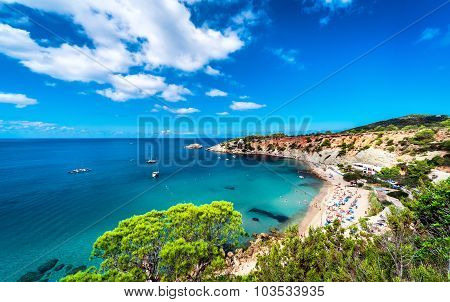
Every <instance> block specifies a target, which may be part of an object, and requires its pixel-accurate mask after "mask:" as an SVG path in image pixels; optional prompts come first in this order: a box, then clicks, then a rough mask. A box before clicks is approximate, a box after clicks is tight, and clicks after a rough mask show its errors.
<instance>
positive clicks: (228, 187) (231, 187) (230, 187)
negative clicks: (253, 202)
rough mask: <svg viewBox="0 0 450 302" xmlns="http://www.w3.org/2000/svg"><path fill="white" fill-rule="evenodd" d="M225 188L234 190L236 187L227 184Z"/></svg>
mask: <svg viewBox="0 0 450 302" xmlns="http://www.w3.org/2000/svg"><path fill="white" fill-rule="evenodd" d="M224 188H225V189H227V190H231V191H234V190H235V189H236V187H233V186H225V187H224Z"/></svg>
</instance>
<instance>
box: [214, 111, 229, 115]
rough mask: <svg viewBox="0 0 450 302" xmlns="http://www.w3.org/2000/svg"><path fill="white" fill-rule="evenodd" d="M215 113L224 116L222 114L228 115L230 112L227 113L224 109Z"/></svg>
mask: <svg viewBox="0 0 450 302" xmlns="http://www.w3.org/2000/svg"><path fill="white" fill-rule="evenodd" d="M216 114H217V115H222V116H224V115H229V114H230V113H228V112H227V111H224V112H217V113H216Z"/></svg>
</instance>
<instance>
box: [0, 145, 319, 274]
mask: <svg viewBox="0 0 450 302" xmlns="http://www.w3.org/2000/svg"><path fill="white" fill-rule="evenodd" d="M221 141H223V140H221V139H187V138H154V139H145V140H144V139H140V140H138V139H4V140H0V281H17V280H23V281H57V280H59V279H60V278H62V277H63V276H64V275H66V274H69V273H73V272H75V271H77V270H80V269H83V268H85V267H86V266H87V267H89V266H91V265H98V263H99V260H98V259H90V254H91V250H92V245H93V243H94V242H95V240H96V239H97V238H98V237H99V236H100V235H102V234H103V233H104V232H106V231H108V230H111V229H113V228H114V227H116V226H117V224H118V222H119V221H121V220H123V219H126V218H129V217H131V216H133V215H140V214H143V213H146V212H148V211H151V210H153V209H156V210H164V209H168V208H169V207H171V206H173V205H176V204H178V203H193V204H196V205H200V204H205V203H210V202H211V201H215V200H226V201H230V202H232V203H233V204H234V209H235V210H237V211H239V212H240V213H242V217H243V226H244V228H245V230H246V232H247V233H248V234H250V235H251V234H253V233H261V232H268V231H270V230H271V229H272V228H278V229H282V228H284V227H286V226H287V225H289V224H293V223H296V222H298V219H301V217H302V215H303V214H305V213H306V211H307V209H308V206H309V203H310V202H311V200H312V199H313V198H314V196H315V195H317V193H318V192H319V190H320V188H321V187H322V185H323V182H322V181H321V180H320V179H318V178H317V177H315V176H314V175H313V174H311V173H309V171H308V170H307V168H306V167H305V166H303V165H302V164H301V163H300V162H298V161H295V160H292V159H283V158H274V157H264V156H242V155H241V156H233V155H231V154H217V153H213V152H210V151H207V150H206V147H209V146H212V145H215V144H217V143H219V142H221ZM191 143H201V144H202V145H203V146H204V148H203V149H192V150H190V149H186V148H185V146H186V145H188V144H191ZM149 159H155V160H156V161H157V163H155V164H148V163H146V161H147V160H149ZM77 168H87V169H89V171H88V172H84V173H75V174H71V173H68V172H70V171H72V170H73V169H77ZM154 171H159V177H157V178H152V176H151V175H152V172H154ZM294 218H295V219H294Z"/></svg>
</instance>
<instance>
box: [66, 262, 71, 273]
mask: <svg viewBox="0 0 450 302" xmlns="http://www.w3.org/2000/svg"><path fill="white" fill-rule="evenodd" d="M72 269H73V265H72V264H69V265H67V266H66V269H65V271H66V273H67V272H69V271H71V270H72Z"/></svg>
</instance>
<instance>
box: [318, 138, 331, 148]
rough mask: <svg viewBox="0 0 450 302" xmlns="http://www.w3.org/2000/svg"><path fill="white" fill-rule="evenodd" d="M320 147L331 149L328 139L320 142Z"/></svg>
mask: <svg viewBox="0 0 450 302" xmlns="http://www.w3.org/2000/svg"><path fill="white" fill-rule="evenodd" d="M320 146H321V147H331V142H330V140H329V139H328V138H326V139H324V140H323V141H322V144H321V145H320Z"/></svg>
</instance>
